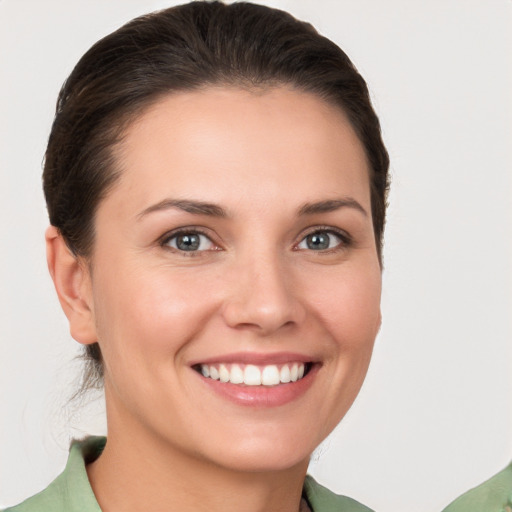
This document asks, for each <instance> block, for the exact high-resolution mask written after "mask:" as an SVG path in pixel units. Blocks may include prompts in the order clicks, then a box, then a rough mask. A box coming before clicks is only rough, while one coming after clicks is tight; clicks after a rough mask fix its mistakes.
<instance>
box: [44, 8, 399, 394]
mask: <svg viewBox="0 0 512 512" xmlns="http://www.w3.org/2000/svg"><path fill="white" fill-rule="evenodd" d="M207 85H227V86H238V87H244V88H249V89H250V88H258V87H268V86H279V85H288V86H291V87H294V88H296V89H299V90H302V91H305V92H311V93H313V94H315V95H317V96H319V97H321V98H322V99H324V100H326V101H327V102H329V103H331V104H333V105H335V106H338V107H339V108H341V109H342V110H343V111H344V112H345V114H346V115H347V117H348V119H349V121H350V122H351V125H352V127H353V128H354V130H355V132H356V134H357V135H358V137H359V139H360V141H361V143H362V144H363V146H364V149H365V152H366V156H367V159H368V163H369V167H370V188H371V208H372V219H373V228H374V233H375V239H376V242H377V250H378V252H379V257H380V255H381V246H382V234H383V230H384V223H385V210H386V196H387V190H388V167H389V158H388V154H387V151H386V148H385V147H384V144H383V142H382V138H381V132H380V125H379V120H378V118H377V116H376V114H375V112H374V110H373V108H372V105H371V102H370V97H369V93H368V89H367V87H366V83H365V81H364V80H363V78H362V77H361V75H360V74H359V73H358V72H357V70H356V68H355V67H354V65H353V64H352V62H351V61H350V59H349V58H348V57H347V55H346V54H345V53H344V52H343V51H342V50H341V49H340V48H339V47H338V46H337V45H336V44H334V43H333V42H332V41H330V40H329V39H327V38H325V37H323V36H321V35H319V34H318V33H317V32H316V30H315V29H314V28H313V27H312V26H311V25H310V24H308V23H305V22H302V21H298V20H296V19H295V18H293V17H292V16H291V15H290V14H288V13H286V12H284V11H280V10H277V9H273V8H270V7H265V6H262V5H254V4H250V3H244V2H241V3H234V4H231V5H225V4H222V3H220V2H203V1H199V2H192V3H189V4H185V5H180V6H176V7H171V8H169V9H165V10H162V11H157V12H154V13H151V14H148V15H145V16H141V17H139V18H136V19H134V20H132V21H130V22H129V23H127V24H126V25H124V26H122V27H121V28H120V29H118V30H116V31H115V32H113V33H112V34H110V35H108V36H106V37H104V38H103V39H101V40H100V41H98V42H97V43H96V44H94V45H93V46H92V47H91V48H90V49H89V50H88V51H87V53H86V54H85V55H84V56H83V57H82V58H81V59H80V61H79V62H78V64H77V65H76V67H75V68H74V70H73V72H72V73H71V75H70V76H69V78H68V79H67V80H66V82H65V83H64V85H63V87H62V89H61V91H60V94H59V97H58V101H57V109H56V115H55V119H54V122H53V125H52V130H51V133H50V137H49V142H48V147H47V150H46V154H45V162H44V172H43V187H44V193H45V197H46V203H47V207H48V213H49V217H50V222H51V224H52V225H53V226H55V227H57V228H58V229H59V231H60V233H61V234H62V236H63V238H64V240H65V241H66V243H67V244H68V246H69V248H70V250H71V251H72V252H73V253H74V254H75V255H76V256H80V257H83V258H87V257H88V256H90V254H91V250H92V247H93V242H94V216H95V211H96V209H97V207H98V204H99V203H100V201H101V200H102V198H104V197H105V195H106V194H107V193H108V191H109V190H110V188H111V187H112V186H113V185H114V184H115V181H116V179H117V178H118V176H119V169H118V168H116V162H115V159H114V156H113V148H114V147H115V145H116V144H117V143H118V142H119V141H120V140H121V138H122V135H123V132H124V131H125V129H126V128H127V126H128V125H129V123H130V122H131V121H133V120H134V119H135V118H136V117H137V116H139V115H140V114H141V113H142V111H143V110H144V109H145V108H147V107H148V106H149V105H151V104H153V103H154V102H156V101H157V100H158V99H159V98H161V97H162V96H163V95H166V94H169V93H172V92H173V91H184V90H193V89H196V88H199V87H204V86H207ZM86 356H87V357H88V360H89V361H88V367H87V369H86V373H85V376H84V382H83V387H84V388H88V387H93V386H98V385H99V384H101V381H102V379H101V377H102V372H103V369H102V363H101V352H100V349H99V345H98V344H97V343H95V344H92V345H88V346H87V349H86Z"/></svg>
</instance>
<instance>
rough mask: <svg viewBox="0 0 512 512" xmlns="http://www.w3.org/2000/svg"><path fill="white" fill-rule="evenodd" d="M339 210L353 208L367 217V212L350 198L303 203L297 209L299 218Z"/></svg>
mask: <svg viewBox="0 0 512 512" xmlns="http://www.w3.org/2000/svg"><path fill="white" fill-rule="evenodd" d="M340 208H353V209H355V210H357V211H359V212H361V213H362V214H363V215H364V216H365V217H368V212H367V211H366V210H365V209H364V208H363V207H362V206H361V204H360V203H359V202H357V201H356V200H355V199H353V198H351V197H344V198H341V199H328V200H326V201H319V202H317V203H305V204H304V205H302V206H301V207H300V208H299V216H302V215H314V214H317V213H329V212H334V211H336V210H339V209H340Z"/></svg>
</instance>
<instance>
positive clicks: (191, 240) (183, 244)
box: [176, 235, 199, 251]
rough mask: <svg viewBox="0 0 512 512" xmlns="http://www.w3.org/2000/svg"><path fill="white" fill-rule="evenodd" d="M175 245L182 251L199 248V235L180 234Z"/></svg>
mask: <svg viewBox="0 0 512 512" xmlns="http://www.w3.org/2000/svg"><path fill="white" fill-rule="evenodd" d="M176 246H177V247H178V249H181V250H182V251H195V250H197V249H198V248H199V236H198V235H181V236H179V237H178V240H177V241H176Z"/></svg>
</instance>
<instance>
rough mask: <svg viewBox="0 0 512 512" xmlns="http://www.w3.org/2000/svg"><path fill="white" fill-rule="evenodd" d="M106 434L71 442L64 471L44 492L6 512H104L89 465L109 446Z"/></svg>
mask: <svg viewBox="0 0 512 512" xmlns="http://www.w3.org/2000/svg"><path fill="white" fill-rule="evenodd" d="M105 442H106V439H105V438H104V437H89V438H87V439H85V440H83V441H75V442H73V443H72V445H71V449H70V451H69V458H68V462H67V464H66V468H65V469H64V471H63V472H62V473H61V474H60V475H59V476H58V477H57V478H56V479H55V480H54V481H53V482H52V483H51V484H50V485H49V486H48V487H47V488H46V489H44V490H43V491H41V492H40V493H38V494H36V495H35V496H32V497H31V498H28V499H27V500H25V501H24V502H22V503H20V504H19V505H16V506H14V507H10V508H7V509H5V510H4V511H3V512H101V510H100V507H99V505H98V503H97V501H96V498H95V497H94V493H93V491H92V489H91V486H90V484H89V480H88V478H87V471H86V469H85V465H86V463H87V462H92V461H93V460H94V459H96V458H97V457H98V456H99V455H100V453H101V452H102V451H103V448H104V447H105Z"/></svg>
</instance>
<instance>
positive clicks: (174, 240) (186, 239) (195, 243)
mask: <svg viewBox="0 0 512 512" xmlns="http://www.w3.org/2000/svg"><path fill="white" fill-rule="evenodd" d="M162 246H167V247H170V248H172V249H176V250H178V251H184V252H197V251H212V250H216V249H217V246H216V245H215V244H214V243H213V242H212V241H211V240H210V238H208V237H207V236H206V235H204V234H203V233H199V232H197V231H180V232H179V233H175V234H173V235H172V236H169V237H167V238H165V239H164V240H163V242H162Z"/></svg>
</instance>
